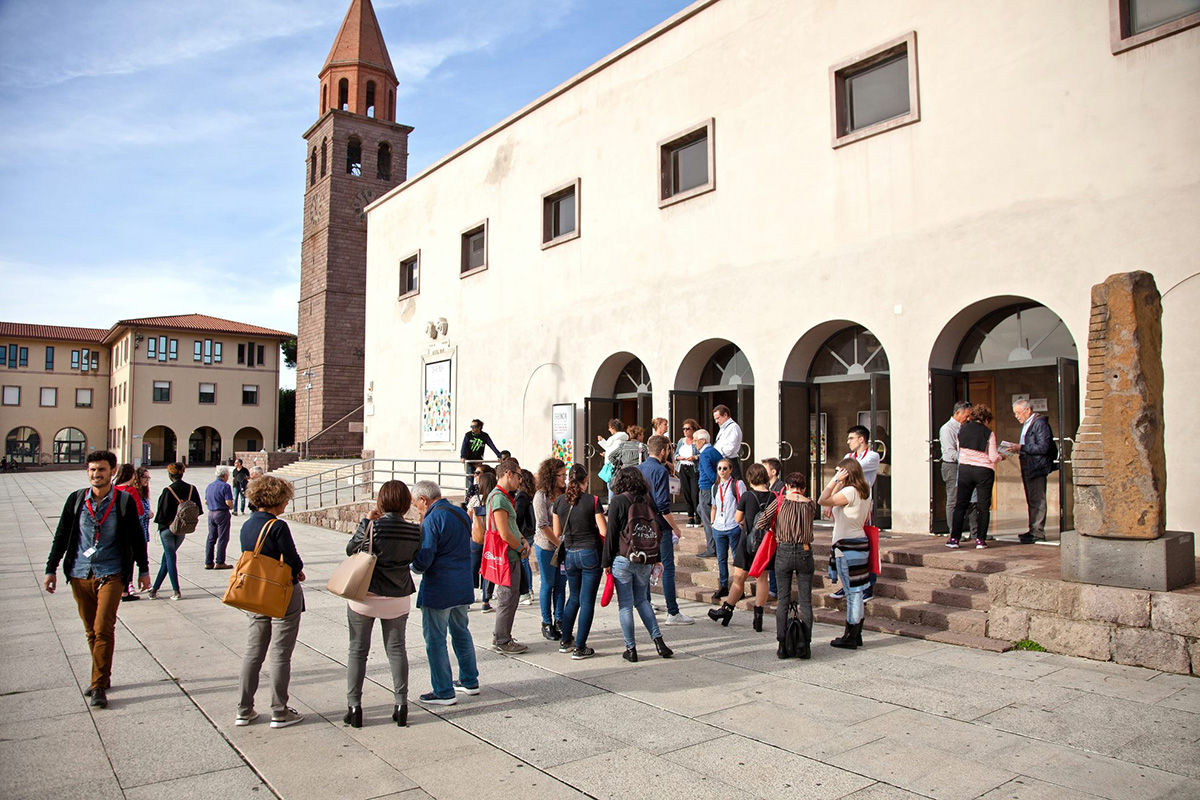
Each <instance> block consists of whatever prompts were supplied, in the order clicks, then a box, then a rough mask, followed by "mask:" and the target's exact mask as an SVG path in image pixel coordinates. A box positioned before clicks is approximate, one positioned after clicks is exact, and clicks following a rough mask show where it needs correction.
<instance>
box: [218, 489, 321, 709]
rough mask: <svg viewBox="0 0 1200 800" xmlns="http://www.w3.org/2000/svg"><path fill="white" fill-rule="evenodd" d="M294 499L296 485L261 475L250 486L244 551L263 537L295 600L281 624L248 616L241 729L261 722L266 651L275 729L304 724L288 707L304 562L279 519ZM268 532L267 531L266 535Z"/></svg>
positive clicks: (265, 553) (301, 607) (263, 552)
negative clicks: (288, 576) (258, 704)
mask: <svg viewBox="0 0 1200 800" xmlns="http://www.w3.org/2000/svg"><path fill="white" fill-rule="evenodd" d="M292 497H293V490H292V484H291V483H290V482H288V481H285V480H284V479H283V478H276V477H275V476H274V475H263V476H262V477H261V478H258V479H257V480H253V481H251V482H250V485H249V486H248V487H247V488H246V499H247V500H249V501H250V503H251V504H252V505H253V506H254V507H255V509H257V510H256V511H255V512H254V513H253V514H251V515H250V518H249V519H247V520H246V521H245V523H243V524H242V532H241V542H242V550H243V551H247V550H249V551H253V550H254V548H255V547H256V546H257V545H258V540H259V538H260V536H261V537H262V540H263V541H262V549H261V551H260V553H261V555H263V556H266V557H267V558H274V559H278V558H282V559H283V561H284V563H286V564H287V565H288V566H289V567H291V568H292V598H291V602H290V603H289V604H288V608H287V613H286V614H284V616H282V617H280V618H274V617H268V616H265V615H263V614H250V615H249V616H250V632H249V636H248V637H247V639H246V652H245V653H244V654H243V655H242V675H241V690H242V693H241V699H240V700H239V701H238V713H237V719H236V720H235V721H234V724H235V725H237V726H239V727H240V726H242V725H249V724H250V723H251V722H253V721H254V720H255V719H257V718H258V712H257V711H255V710H254V694H255V692H257V691H258V676H259V672H260V671H261V670H262V664H263V660H264V659H265V658H266V657H267V649H268V647H270V654H271V727H272V728H286V727H288V726H289V725H295V724H296V723H297V722H300V721H301V720H302V719H304V717H303V716H301V715H300V713H299V712H298V711H296V709H294V708H289V707H288V704H287V702H288V684H289V683H290V682H291V678H292V651H293V650H295V649H296V637H297V636H298V635H299V633H300V614H301V613H302V612H303V611H304V592H303V591H302V590H301V588H300V582H301V581H303V580H304V561H303V560H302V559H301V558H300V554H299V553H297V552H296V543H295V541H293V540H292V532H291V530H290V529H289V528H288V526H287V523H286V522H284V521H283V520H281V519H279V518H278V517H279V515H280V514H282V513H283V512H284V510H286V509H287V504H288V501H289V500H291V499H292ZM264 529H265V530H264Z"/></svg>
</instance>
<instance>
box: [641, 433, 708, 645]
mask: <svg viewBox="0 0 1200 800" xmlns="http://www.w3.org/2000/svg"><path fill="white" fill-rule="evenodd" d="M646 448H647V450H649V453H650V455H649V456H648V457H647V458H646V460H645V461H644V462H642V464H641V465H640V466H639V467H638V470H639V471H640V472H641V473H642V477H643V478H644V479H645V480H646V486H647V487H648V489H649V492H648V498H647V499H648V500H649V502H650V505H651V507H652V508H653V509H654V511H655V513H656V518H657V520H658V529H659V530H660V531H661V532H662V542H661V543H660V544H659V557H660V559H661V560H660V563H661V564H662V592H663V600H664V601H665V602H666V604H667V619H666V620H665V622H664V624H666V625H691V624H693V623H695V621H696V620H694V619H692V618H691V617H689V616H687V615H686V614H684V613H683V612H681V611H680V610H679V599H678V598H677V597H676V594H675V541H676V540H677V539H678V538H679V529H678V528H676V527H675V519H674V517H673V516H672V514H671V481H670V477H671V476H670V474H669V473H668V472H667V468H666V466H664V465H663V460H664V459H665V456H666V454H667V452H668V451H669V450H670V449H671V440H670V439H668V438H667V437H665V436H651V437H650V441H649V442H647V443H646Z"/></svg>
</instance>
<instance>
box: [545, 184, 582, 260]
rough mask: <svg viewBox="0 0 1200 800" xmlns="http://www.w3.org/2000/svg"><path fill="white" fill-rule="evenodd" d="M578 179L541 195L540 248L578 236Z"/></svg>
mask: <svg viewBox="0 0 1200 800" xmlns="http://www.w3.org/2000/svg"><path fill="white" fill-rule="evenodd" d="M579 183H580V182H579V180H578V179H576V180H575V181H574V182H573V183H571V184H569V185H567V186H561V187H559V188H557V189H555V190H554V191H552V192H548V193H546V194H544V195H542V249H543V250H544V249H546V248H547V247H553V246H554V245H556V244H562V243H563V242H566V241H570V240H571V239H577V238H579Z"/></svg>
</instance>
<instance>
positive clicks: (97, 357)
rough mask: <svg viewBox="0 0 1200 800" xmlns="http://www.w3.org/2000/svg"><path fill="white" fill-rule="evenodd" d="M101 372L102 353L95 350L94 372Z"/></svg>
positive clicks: (93, 354)
mask: <svg viewBox="0 0 1200 800" xmlns="http://www.w3.org/2000/svg"><path fill="white" fill-rule="evenodd" d="M99 371H100V351H99V350H93V351H92V372H99Z"/></svg>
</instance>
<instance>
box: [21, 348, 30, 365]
mask: <svg viewBox="0 0 1200 800" xmlns="http://www.w3.org/2000/svg"><path fill="white" fill-rule="evenodd" d="M21 366H22V367H28V366H29V348H28V347H22V348H21Z"/></svg>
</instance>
